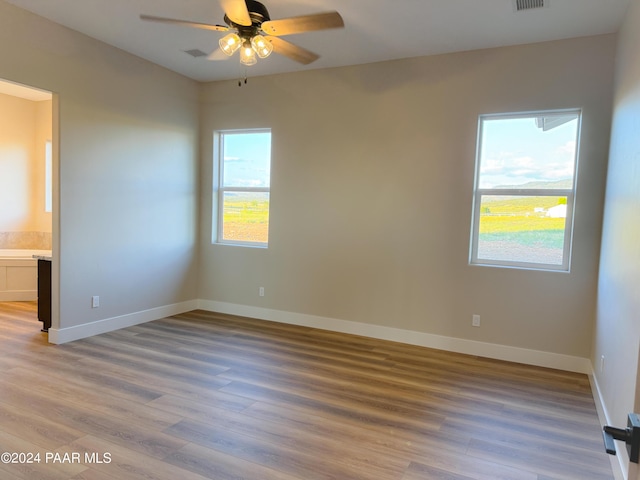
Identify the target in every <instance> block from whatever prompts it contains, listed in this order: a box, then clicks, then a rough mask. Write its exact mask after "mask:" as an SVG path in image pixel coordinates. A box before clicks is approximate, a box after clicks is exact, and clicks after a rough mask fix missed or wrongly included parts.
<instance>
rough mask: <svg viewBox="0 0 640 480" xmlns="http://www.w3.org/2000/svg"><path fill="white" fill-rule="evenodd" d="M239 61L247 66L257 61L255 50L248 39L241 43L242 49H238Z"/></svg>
mask: <svg viewBox="0 0 640 480" xmlns="http://www.w3.org/2000/svg"><path fill="white" fill-rule="evenodd" d="M240 63H241V64H243V65H247V66H249V65H255V64H256V63H258V60H257V59H256V52H255V51H254V50H253V48H252V47H251V44H250V43H249V42H248V41H246V42H245V44H244V45H242V49H241V50H240Z"/></svg>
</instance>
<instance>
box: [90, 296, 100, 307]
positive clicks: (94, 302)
mask: <svg viewBox="0 0 640 480" xmlns="http://www.w3.org/2000/svg"><path fill="white" fill-rule="evenodd" d="M99 306H100V297H99V296H98V295H94V296H93V297H91V308H98V307H99Z"/></svg>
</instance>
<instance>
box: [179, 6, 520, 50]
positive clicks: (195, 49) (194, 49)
mask: <svg viewBox="0 0 640 480" xmlns="http://www.w3.org/2000/svg"><path fill="white" fill-rule="evenodd" d="M518 1H520V0H518ZM184 53H188V54H189V55H191V56H192V57H194V58H198V57H206V56H207V54H206V53H204V52H203V51H202V50H198V49H197V48H194V49H193V50H185V51H184Z"/></svg>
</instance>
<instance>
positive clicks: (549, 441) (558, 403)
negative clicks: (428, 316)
mask: <svg viewBox="0 0 640 480" xmlns="http://www.w3.org/2000/svg"><path fill="white" fill-rule="evenodd" d="M39 328H40V327H39V323H38V322H37V320H36V318H35V304H34V303H0V352H1V353H0V382H1V383H0V453H2V452H31V453H34V454H35V453H37V452H39V453H40V456H41V457H40V458H41V461H40V463H39V464H38V463H32V464H6V463H0V478H2V479H7V480H15V479H29V480H33V479H54V480H57V479H65V480H66V479H74V480H113V479H127V480H128V479H132V480H138V479H140V480H142V479H145V480H148V479H160V480H164V479H167V480H175V479H178V480H195V479H204V478H207V479H216V480H218V479H220V480H227V479H229V480H231V479H233V480H239V479H248V480H276V479H277V480H301V479H304V480H315V479H336V480H349V479H358V480H362V479H367V480H418V479H440V480H444V479H446V480H468V479H475V480H495V479H503V480H504V479H523V480H552V479H556V480H558V479H572V480H573V479H576V480H578V479H579V480H588V479H612V478H613V476H612V472H611V468H610V464H609V460H608V458H607V455H606V454H605V453H604V449H603V445H602V437H601V429H600V426H599V424H598V420H597V416H596V411H595V406H594V402H593V399H592V397H591V390H590V388H589V382H588V378H587V377H586V376H585V375H578V374H572V373H567V372H561V371H556V370H548V369H543V368H536V367H529V366H524V365H519V364H511V363H505V362H500V361H494V360H488V359H483V358H476V357H471V356H465V355H458V354H452V353H447V352H442V351H437V350H430V349H426V348H420V347H414V346H408V345H402V344H397V343H391V342H385V341H379V340H372V339H367V338H362V337H355V336H349V335H344V334H338V333H332V332H326V331H320V330H314V329H310V328H304V327H295V326H289V325H283V324H278V323H268V322H261V321H257V320H251V319H246V318H238V317H231V316H227V315H217V314H212V313H208V312H203V311H195V312H191V313H188V314H184V315H178V316H176V317H171V318H166V319H163V320H159V321H156V322H151V323H148V324H144V325H139V326H136V327H131V328H127V329H124V330H120V331H117V332H112V333H108V334H104V335H100V336H97V337H93V338H89V339H85V340H81V341H77V342H73V343H70V344H66V345H60V346H53V345H49V344H47V343H46V340H45V334H43V333H40V331H39ZM55 453H58V454H59V457H58V458H57V459H58V460H60V463H53V460H55V459H56V457H55V456H53V455H54V454H55ZM65 454H67V458H66V459H67V460H68V462H64V460H65V457H64V455H65ZM85 454H87V455H89V458H85ZM46 455H49V457H46ZM74 455H75V456H76V457H75V458H76V459H78V460H79V461H78V462H74V461H73V460H74ZM46 459H49V462H48V463H47V462H45V460H46ZM89 460H93V462H90V461H89ZM97 460H101V461H102V463H97ZM62 462H64V463H62Z"/></svg>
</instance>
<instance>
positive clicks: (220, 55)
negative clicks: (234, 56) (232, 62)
mask: <svg viewBox="0 0 640 480" xmlns="http://www.w3.org/2000/svg"><path fill="white" fill-rule="evenodd" d="M227 58H229V55H227V54H226V53H224V52H223V51H222V50H221V49H219V48H216V49H215V50H214V51H213V52H211V53H210V54H209V55H208V56H207V60H213V61H214V62H215V61H218V60H226V59H227Z"/></svg>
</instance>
